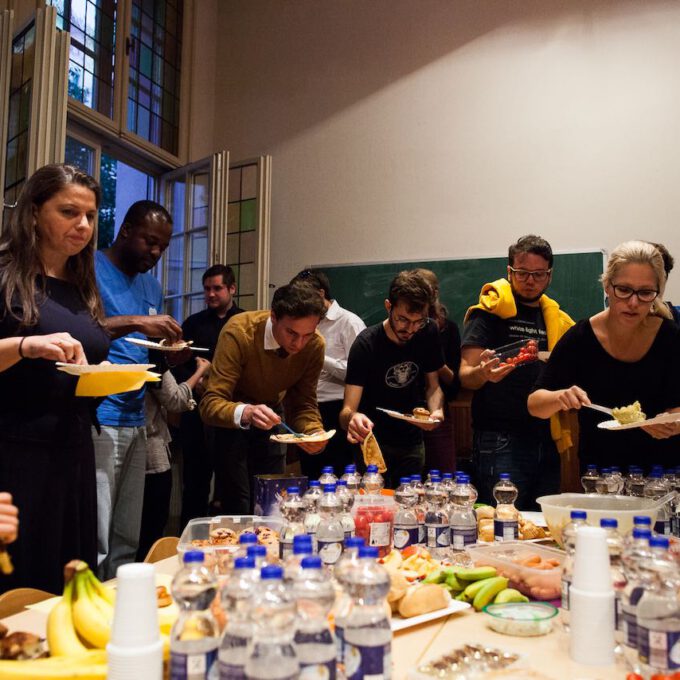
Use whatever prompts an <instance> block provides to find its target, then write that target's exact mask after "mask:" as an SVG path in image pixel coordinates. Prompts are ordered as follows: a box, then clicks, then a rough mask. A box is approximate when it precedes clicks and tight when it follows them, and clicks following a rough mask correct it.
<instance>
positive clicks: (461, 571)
mask: <svg viewBox="0 0 680 680" xmlns="http://www.w3.org/2000/svg"><path fill="white" fill-rule="evenodd" d="M453 570H454V572H455V574H456V577H457V578H459V579H461V578H462V579H463V580H464V581H481V580H483V579H487V578H493V577H494V576H497V574H498V572H497V571H496V568H495V567H474V568H468V567H454V568H453Z"/></svg>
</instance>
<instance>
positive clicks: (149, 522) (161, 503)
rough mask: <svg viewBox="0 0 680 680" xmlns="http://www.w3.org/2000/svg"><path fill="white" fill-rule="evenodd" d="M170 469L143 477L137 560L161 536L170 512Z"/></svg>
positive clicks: (142, 556) (142, 557) (144, 555)
mask: <svg viewBox="0 0 680 680" xmlns="http://www.w3.org/2000/svg"><path fill="white" fill-rule="evenodd" d="M171 493H172V470H166V471H165V472H157V473H155V474H148V473H147V474H146V475H145V477H144V505H143V506H142V528H141V530H140V532H139V548H138V549H137V561H138V562H143V561H144V558H145V557H146V554H147V553H148V552H149V548H151V546H152V545H153V544H154V543H155V542H156V541H157V540H158V539H159V538H161V537H162V536H163V531H164V530H165V525H166V524H167V523H168V515H169V513H170V494H171Z"/></svg>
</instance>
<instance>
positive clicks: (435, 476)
mask: <svg viewBox="0 0 680 680" xmlns="http://www.w3.org/2000/svg"><path fill="white" fill-rule="evenodd" d="M430 481H431V482H432V483H433V484H434V483H435V482H436V483H439V482H441V481H442V478H441V477H439V476H438V475H432V477H430Z"/></svg>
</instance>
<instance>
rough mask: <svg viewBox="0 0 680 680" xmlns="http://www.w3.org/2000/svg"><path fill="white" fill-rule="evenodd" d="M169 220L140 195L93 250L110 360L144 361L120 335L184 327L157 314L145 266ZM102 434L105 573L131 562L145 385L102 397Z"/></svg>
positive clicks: (98, 453) (173, 334)
mask: <svg viewBox="0 0 680 680" xmlns="http://www.w3.org/2000/svg"><path fill="white" fill-rule="evenodd" d="M171 235H172V218H171V217H170V215H169V214H168V212H167V211H166V210H165V208H163V207H162V206H161V205H159V204H158V203H154V202H153V201H138V202H137V203H134V204H133V205H132V206H131V207H130V209H129V210H128V212H127V214H126V215H125V218H124V219H123V224H122V225H121V228H120V231H119V232H118V235H117V236H116V240H115V241H114V243H113V245H112V246H111V247H110V248H107V249H106V250H103V251H101V250H100V251H98V252H97V254H96V259H95V268H96V273H97V284H98V286H99V292H100V294H101V296H102V302H103V304H104V311H105V314H106V317H107V318H106V320H105V326H106V328H107V330H108V331H109V333H110V334H111V336H112V338H114V341H113V342H112V343H111V348H110V351H109V356H108V359H109V361H111V362H112V363H114V364H146V363H149V354H148V350H147V349H146V348H144V347H140V346H138V345H135V344H132V343H130V342H127V341H126V340H125V339H124V338H123V337H122V336H124V335H127V336H130V337H137V338H147V337H151V338H167V339H168V340H169V341H171V342H174V341H177V340H179V339H180V338H181V337H182V329H181V327H180V326H179V324H178V323H177V322H176V321H175V320H174V319H173V318H172V317H171V316H167V315H164V314H160V313H159V312H160V311H161V310H162V307H163V293H162V290H161V286H160V284H159V283H158V281H157V279H156V278H155V277H154V276H153V275H152V274H151V273H150V272H149V270H150V269H152V268H153V267H154V266H155V264H156V263H157V262H158V260H159V258H160V256H161V255H162V254H163V251H164V250H165V249H166V248H167V247H168V245H169V243H170V237H171ZM97 417H98V419H99V423H100V425H101V432H100V433H97V432H94V433H93V439H94V445H95V458H96V465H97V514H98V517H97V530H98V539H97V541H98V553H99V554H98V562H99V572H100V576H101V577H102V578H106V579H108V578H113V577H114V576H115V575H116V569H117V568H118V567H119V566H120V565H121V564H125V563H127V562H132V561H134V560H135V555H136V553H137V545H138V542H139V531H140V525H141V515H142V502H143V498H144V473H145V469H146V431H145V416H144V388H142V389H141V390H137V391H135V392H125V393H123V394H116V395H113V396H111V397H107V398H106V399H105V400H104V401H103V402H102V404H101V406H100V407H99V409H98V411H97Z"/></svg>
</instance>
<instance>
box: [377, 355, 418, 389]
mask: <svg viewBox="0 0 680 680" xmlns="http://www.w3.org/2000/svg"><path fill="white" fill-rule="evenodd" d="M417 376H418V364H416V363H414V362H413V361H404V362H402V363H400V364H396V365H394V366H390V368H389V369H388V371H387V373H386V374H385V383H386V384H387V386H388V387H395V388H397V389H399V388H401V387H407V386H408V385H410V384H411V383H412V382H413V381H414V380H415V379H416V377H417Z"/></svg>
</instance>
